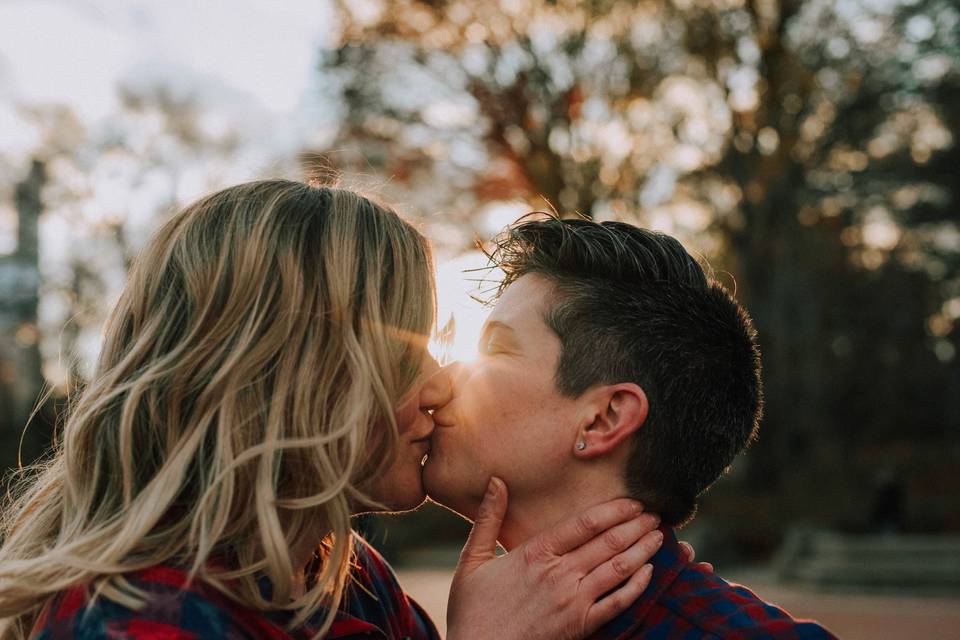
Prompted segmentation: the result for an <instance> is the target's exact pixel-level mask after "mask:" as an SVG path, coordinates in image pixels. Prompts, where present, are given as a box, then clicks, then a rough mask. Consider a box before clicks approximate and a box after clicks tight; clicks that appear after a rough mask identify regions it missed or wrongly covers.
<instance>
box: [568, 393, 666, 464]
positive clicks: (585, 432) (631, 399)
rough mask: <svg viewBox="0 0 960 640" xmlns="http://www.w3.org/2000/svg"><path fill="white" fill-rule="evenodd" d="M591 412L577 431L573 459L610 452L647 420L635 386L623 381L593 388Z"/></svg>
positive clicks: (644, 402) (646, 407) (642, 398)
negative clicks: (593, 395) (574, 456)
mask: <svg viewBox="0 0 960 640" xmlns="http://www.w3.org/2000/svg"><path fill="white" fill-rule="evenodd" d="M593 393H594V394H595V398H594V402H591V403H590V406H591V407H592V408H593V412H592V414H591V415H590V416H588V418H587V419H586V421H585V423H584V424H583V426H581V427H580V429H579V430H578V432H577V440H576V442H574V445H573V452H574V455H576V457H577V458H580V459H587V458H595V457H597V456H602V455H606V454H608V453H610V452H611V451H613V450H614V449H616V448H617V446H619V445H620V443H621V442H623V441H624V440H625V439H626V438H628V437H629V436H631V435H633V434H634V433H635V432H636V431H637V429H639V428H640V427H642V426H643V423H644V422H646V420H647V412H648V411H649V409H650V404H649V403H648V402H647V394H646V393H644V391H643V389H641V388H640V387H639V386H637V385H635V384H633V383H629V382H624V383H621V384H613V385H604V386H602V387H599V388H597V389H595V390H594V391H593Z"/></svg>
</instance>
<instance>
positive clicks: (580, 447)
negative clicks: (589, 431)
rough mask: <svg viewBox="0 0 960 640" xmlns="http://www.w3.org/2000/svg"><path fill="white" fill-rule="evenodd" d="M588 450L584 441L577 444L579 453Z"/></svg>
mask: <svg viewBox="0 0 960 640" xmlns="http://www.w3.org/2000/svg"><path fill="white" fill-rule="evenodd" d="M586 448H587V443H586V442H584V441H583V440H581V441H580V442H578V443H577V451H583V450H584V449H586Z"/></svg>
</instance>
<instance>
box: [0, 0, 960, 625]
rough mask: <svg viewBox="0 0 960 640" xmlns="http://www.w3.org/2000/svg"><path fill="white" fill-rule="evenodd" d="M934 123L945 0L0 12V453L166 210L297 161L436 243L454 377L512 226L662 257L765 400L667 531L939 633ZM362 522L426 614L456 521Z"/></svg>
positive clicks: (953, 202) (949, 311)
mask: <svg viewBox="0 0 960 640" xmlns="http://www.w3.org/2000/svg"><path fill="white" fill-rule="evenodd" d="M958 136H960V9H958V7H957V5H956V3H955V2H953V1H950V0H836V1H826V0H807V1H805V2H798V1H794V0H713V1H711V0H673V1H666V0H663V1H657V0H648V1H641V0H636V1H632V0H621V1H616V0H592V1H586V2H572V1H564V0H552V1H549V0H544V1H534V0H500V1H499V2H482V3H480V2H460V1H444V0H432V1H427V0H424V1H414V0H407V1H402V2H381V1H377V0H350V1H349V2H334V1H321V0H318V1H307V0H288V1H286V2H283V3H268V2H266V1H265V0H264V1H253V0H248V1H243V2H241V1H239V0H233V1H230V2H227V1H225V0H210V1H207V2H204V3H183V2H166V3H151V2H146V1H144V0H135V1H120V0H70V1H69V2H67V1H66V0H61V1H56V0H30V1H17V0H5V1H3V2H0V466H2V468H4V469H12V468H14V467H15V466H16V465H17V464H18V451H20V452H21V455H22V462H23V463H28V462H30V461H31V460H34V459H36V457H37V456H39V455H42V453H43V451H44V449H45V447H46V446H47V445H48V444H49V442H50V438H51V434H52V432H53V430H54V425H55V423H56V418H57V415H58V414H62V412H63V410H64V399H65V396H66V394H67V393H68V392H69V390H70V389H74V388H77V387H78V386H80V385H82V384H83V383H84V380H86V379H87V378H88V377H89V375H90V373H91V369H92V363H93V360H94V358H95V356H96V353H97V350H98V348H99V335H100V328H101V326H102V323H103V321H104V319H105V315H106V313H107V312H108V311H109V309H110V307H111V305H112V303H113V301H114V299H115V298H116V296H117V295H118V293H119V290H120V287H121V286H122V283H123V280H124V277H125V272H126V269H127V267H128V265H129V263H130V260H131V259H132V258H133V257H134V256H135V255H136V253H137V251H138V250H139V248H140V247H141V246H142V244H143V243H144V242H145V240H146V239H147V238H148V237H149V235H150V233H151V232H152V231H153V230H154V229H155V228H156V227H157V226H158V225H159V224H160V223H161V222H162V221H163V220H164V219H165V218H166V217H167V216H168V215H170V214H171V213H172V212H173V211H174V210H176V209H177V208H179V207H180V206H182V205H184V204H186V203H188V202H190V201H192V200H193V199H195V198H196V197H198V196H199V195H201V194H203V193H205V192H207V191H210V190H212V189H215V188H218V187H221V186H225V185H227V184H231V183H234V182H238V181H243V180H248V179H254V178H257V177H264V176H277V175H281V176H288V177H298V176H300V165H299V162H298V159H297V158H298V155H299V154H302V153H307V154H316V156H317V157H320V158H323V162H324V163H325V166H327V167H329V168H330V170H332V171H338V172H341V173H342V175H343V177H344V183H345V184H346V185H348V186H355V187H360V188H363V189H364V190H366V191H368V192H372V193H374V194H377V195H379V197H381V198H382V199H384V200H386V201H387V202H390V203H392V204H394V205H396V206H397V208H398V209H399V210H400V211H402V212H403V213H404V214H405V215H407V216H408V217H410V218H412V219H415V220H417V221H418V223H419V224H420V225H421V226H422V228H423V229H424V230H425V231H426V233H427V234H428V235H429V236H430V237H431V238H432V239H433V242H434V245H435V251H436V257H437V262H438V285H439V296H440V321H441V323H446V322H447V321H448V320H449V318H451V317H453V318H454V324H455V325H456V328H457V332H456V338H455V340H454V341H453V344H452V345H450V346H449V347H448V355H450V356H452V357H469V355H470V353H471V350H472V345H473V342H474V340H475V339H476V330H477V328H478V327H479V324H480V323H481V322H482V319H483V315H484V313H485V311H484V310H483V309H482V307H480V305H479V304H477V303H476V302H474V301H473V300H472V299H471V297H470V295H471V293H473V294H476V293H477V284H476V283H475V282H472V281H471V278H473V277H475V274H474V275H472V274H471V273H464V270H465V269H471V268H475V267H477V266H481V265H482V264H483V258H482V255H481V254H480V252H479V251H478V250H477V249H476V242H477V241H478V240H480V241H482V240H484V239H489V237H490V236H491V235H493V234H494V233H496V232H497V231H498V230H499V229H501V228H502V227H503V226H504V225H505V224H507V223H509V222H511V221H512V220H513V219H515V218H516V217H518V216H519V215H522V214H523V213H526V212H528V211H530V210H546V209H550V208H554V209H556V210H557V211H559V212H560V213H561V214H563V215H577V214H580V215H585V216H589V217H592V218H593V219H596V220H614V219H616V220H625V221H628V222H632V223H635V224H638V225H642V226H646V227H649V228H653V229H657V230H661V231H664V232H667V233H669V234H671V235H674V236H676V237H678V238H679V239H680V240H681V241H682V242H683V243H684V245H685V246H686V247H687V248H688V250H690V251H691V252H693V253H695V254H698V255H700V256H703V257H704V258H705V259H706V260H708V261H709V263H710V264H711V265H712V266H713V268H714V269H715V271H716V275H717V278H718V279H720V280H721V281H722V282H723V283H724V284H726V285H727V286H728V287H729V288H730V289H731V290H734V291H735V292H736V295H737V297H738V298H739V299H740V300H741V301H742V302H743V303H744V304H745V305H746V306H747V308H748V309H749V310H750V312H751V313H752V315H753V317H754V320H755V322H756V325H757V328H758V330H759V335H760V342H761V346H762V350H763V362H764V380H765V386H766V416H765V418H764V423H763V426H762V428H761V434H760V438H759V440H758V441H757V442H756V443H755V444H754V445H753V446H752V447H751V448H750V450H749V451H748V452H747V453H746V454H745V455H743V456H741V458H740V459H739V460H738V461H737V462H736V463H735V464H734V465H733V467H732V468H731V469H730V471H729V473H728V474H727V475H726V476H725V477H724V478H723V479H721V480H720V481H719V482H718V483H717V484H716V485H715V486H714V488H713V489H711V490H710V491H709V492H708V494H707V495H706V496H705V497H704V500H703V502H702V506H701V510H700V514H699V516H698V517H697V519H696V520H695V521H694V523H693V524H691V525H690V526H688V527H687V528H686V529H684V530H683V531H682V532H681V536H682V537H685V538H686V539H688V540H690V541H691V542H693V543H694V545H695V546H696V548H697V550H698V554H699V557H701V558H703V559H707V560H710V561H713V562H714V563H715V564H716V565H717V568H718V571H719V572H720V573H722V574H724V575H726V576H728V577H733V578H742V579H743V580H744V581H745V582H747V583H748V584H751V585H752V586H755V587H756V590H757V591H758V592H760V594H761V595H764V596H767V597H770V598H772V599H777V600H779V601H780V602H781V603H783V604H785V605H786V606H787V607H788V608H790V609H791V610H793V611H794V612H795V613H798V614H802V615H813V616H816V617H819V618H820V619H822V620H823V621H824V622H826V623H828V624H830V625H833V627H834V630H835V631H837V632H842V635H844V637H894V636H896V635H897V634H896V633H895V632H894V630H895V629H896V628H897V627H896V626H895V625H896V624H906V625H908V626H905V627H904V629H909V630H910V632H911V633H913V634H914V635H917V636H919V637H931V638H932V637H960V613H958V611H960V595H958V594H960V499H958V489H960V480H958V477H960V474H958V466H960V465H958V461H960V455H958V454H960V354H958V353H957V348H958V346H960V345H958V343H960V320H958V319H960V209H958V207H960V146H958V140H957V138H958ZM46 389H51V390H52V394H51V395H50V397H49V398H47V399H45V400H43V401H42V402H40V403H39V404H38V397H39V396H40V394H41V393H42V392H43V391H44V390H46ZM34 409H36V415H35V416H34V418H33V419H32V421H30V425H29V427H27V428H26V429H24V425H25V424H27V421H28V418H29V416H30V414H31V412H33V411H34ZM362 524H363V528H364V530H365V531H366V532H367V535H368V536H369V537H370V539H371V540H372V541H373V542H374V544H375V545H376V546H378V547H379V548H381V549H382V550H383V551H384V552H385V553H386V554H387V555H388V557H390V558H391V559H392V560H394V561H396V562H397V564H398V566H399V567H401V568H402V572H401V577H402V579H403V580H404V583H405V584H406V586H407V587H408V588H409V589H411V591H413V592H414V593H415V595H417V596H419V597H421V598H422V599H423V600H424V601H425V602H426V603H427V606H428V608H430V609H431V611H433V612H434V613H435V615H436V617H438V621H440V622H442V610H443V601H444V600H445V596H446V588H447V585H448V583H449V571H450V570H449V567H450V566H452V563H453V562H455V559H456V553H457V551H458V548H459V547H458V544H460V543H462V540H463V538H464V536H465V533H466V531H467V530H468V529H467V526H466V525H465V524H463V523H462V522H461V521H460V520H459V519H458V518H456V517H455V516H452V515H451V514H448V513H446V512H445V511H443V510H442V509H440V508H438V507H435V506H428V507H425V508H423V509H421V510H420V511H419V512H417V513H415V514H413V515H410V516H403V517H396V518H390V519H384V518H379V519H368V520H366V521H364V522H363V523H362ZM924 625H927V626H924Z"/></svg>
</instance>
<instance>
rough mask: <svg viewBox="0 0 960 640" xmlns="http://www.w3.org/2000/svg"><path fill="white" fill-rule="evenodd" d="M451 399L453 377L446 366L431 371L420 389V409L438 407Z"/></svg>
mask: <svg viewBox="0 0 960 640" xmlns="http://www.w3.org/2000/svg"><path fill="white" fill-rule="evenodd" d="M452 399H453V378H452V377H451V375H450V371H449V370H448V367H444V368H442V369H439V370H438V371H436V372H435V373H433V374H432V375H431V376H430V377H429V378H427V381H426V382H425V383H424V385H423V389H422V390H421V391H420V409H421V410H435V409H440V408H442V407H443V406H445V405H446V404H447V403H449V402H450V401H451V400H452Z"/></svg>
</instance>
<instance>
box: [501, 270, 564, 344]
mask: <svg viewBox="0 0 960 640" xmlns="http://www.w3.org/2000/svg"><path fill="white" fill-rule="evenodd" d="M553 291H554V288H553V284H552V283H551V282H550V281H549V280H548V279H547V278H545V277H543V276H541V275H538V274H535V273H530V274H527V275H524V276H521V277H520V278H518V279H517V280H516V281H515V282H513V283H512V284H511V285H510V286H508V287H507V288H506V289H505V290H504V292H503V294H502V295H501V296H500V298H499V299H498V300H497V305H496V306H495V307H494V309H493V312H492V313H491V314H490V318H489V319H490V320H491V321H493V320H496V321H498V322H502V323H504V324H506V325H509V326H510V327H512V328H513V329H514V330H516V331H532V330H536V329H539V328H540V327H543V328H544V329H546V328H547V326H546V324H544V322H543V317H544V314H545V313H546V311H547V309H549V307H550V301H551V297H552V295H553Z"/></svg>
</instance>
